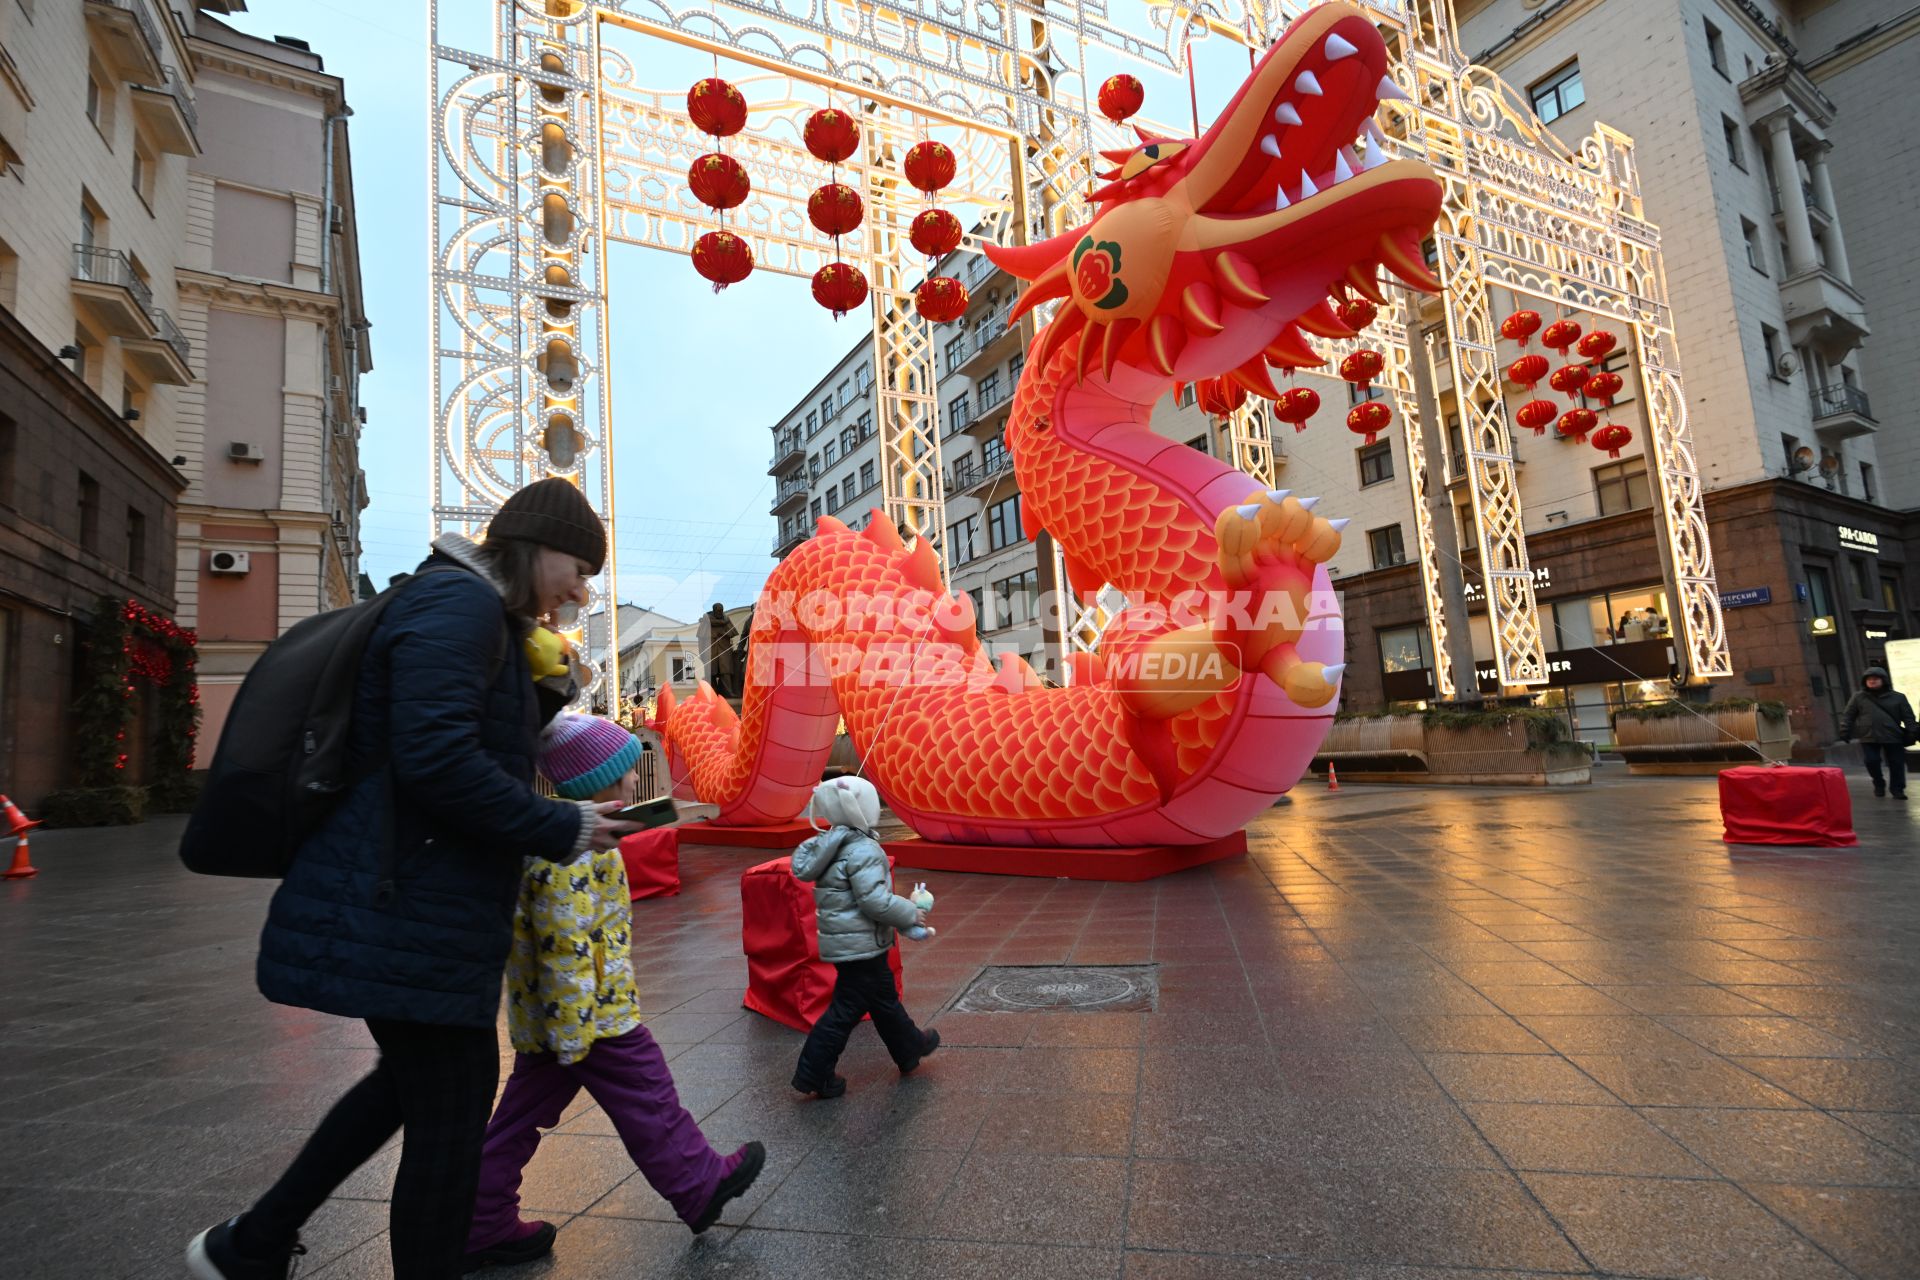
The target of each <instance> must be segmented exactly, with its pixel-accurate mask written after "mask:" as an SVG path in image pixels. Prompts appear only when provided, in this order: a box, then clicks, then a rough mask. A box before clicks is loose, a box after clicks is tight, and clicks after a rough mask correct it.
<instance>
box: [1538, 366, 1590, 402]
mask: <svg viewBox="0 0 1920 1280" xmlns="http://www.w3.org/2000/svg"><path fill="white" fill-rule="evenodd" d="M1547 385H1548V386H1550V387H1552V388H1553V389H1554V390H1555V391H1558V392H1559V393H1560V394H1561V395H1563V396H1577V395H1579V394H1580V393H1581V392H1582V391H1585V390H1586V389H1587V370H1586V368H1585V366H1583V365H1577V364H1563V365H1561V366H1560V367H1559V368H1558V369H1555V370H1554V371H1553V376H1552V377H1551V378H1548V379H1547Z"/></svg>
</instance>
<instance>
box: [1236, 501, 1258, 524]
mask: <svg viewBox="0 0 1920 1280" xmlns="http://www.w3.org/2000/svg"><path fill="white" fill-rule="evenodd" d="M1234 510H1235V511H1238V512H1239V513H1240V518H1241V519H1242V520H1253V519H1257V518H1258V517H1259V515H1260V504H1259V503H1257V502H1249V503H1248V504H1247V505H1246V506H1244V507H1235V508H1234Z"/></svg>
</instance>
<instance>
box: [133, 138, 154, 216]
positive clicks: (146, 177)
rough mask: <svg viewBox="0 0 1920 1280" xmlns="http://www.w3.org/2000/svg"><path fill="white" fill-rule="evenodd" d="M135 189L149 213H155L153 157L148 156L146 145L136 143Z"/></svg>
mask: <svg viewBox="0 0 1920 1280" xmlns="http://www.w3.org/2000/svg"><path fill="white" fill-rule="evenodd" d="M133 189H134V192H135V194H137V195H138V196H139V197H140V202H141V203H142V204H144V205H146V206H147V212H148V213H152V212H153V157H152V156H150V155H148V154H147V147H146V144H145V143H143V142H139V141H137V140H136V141H135V142H134V144H133Z"/></svg>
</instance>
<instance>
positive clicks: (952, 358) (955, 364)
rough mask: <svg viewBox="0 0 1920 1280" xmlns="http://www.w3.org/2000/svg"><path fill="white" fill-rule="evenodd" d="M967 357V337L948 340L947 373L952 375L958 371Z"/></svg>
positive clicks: (962, 336)
mask: <svg viewBox="0 0 1920 1280" xmlns="http://www.w3.org/2000/svg"><path fill="white" fill-rule="evenodd" d="M966 355H967V339H966V337H965V335H961V336H959V337H953V338H949V339H947V372H948V373H952V372H953V371H954V370H955V369H958V368H959V367H960V362H961V361H962V360H964V359H965V358H966Z"/></svg>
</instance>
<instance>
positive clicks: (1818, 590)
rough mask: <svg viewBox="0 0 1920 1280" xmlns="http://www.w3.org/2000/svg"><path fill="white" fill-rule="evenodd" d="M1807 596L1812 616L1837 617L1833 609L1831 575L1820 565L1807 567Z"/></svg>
mask: <svg viewBox="0 0 1920 1280" xmlns="http://www.w3.org/2000/svg"><path fill="white" fill-rule="evenodd" d="M1807 595H1808V597H1809V598H1810V599H1811V602H1812V604H1813V616H1814V617H1816V618H1831V617H1835V616H1837V615H1836V614H1835V611H1834V607H1833V575H1832V574H1830V573H1828V572H1827V570H1826V568H1825V567H1824V566H1822V565H1817V564H1808V565H1807Z"/></svg>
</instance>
